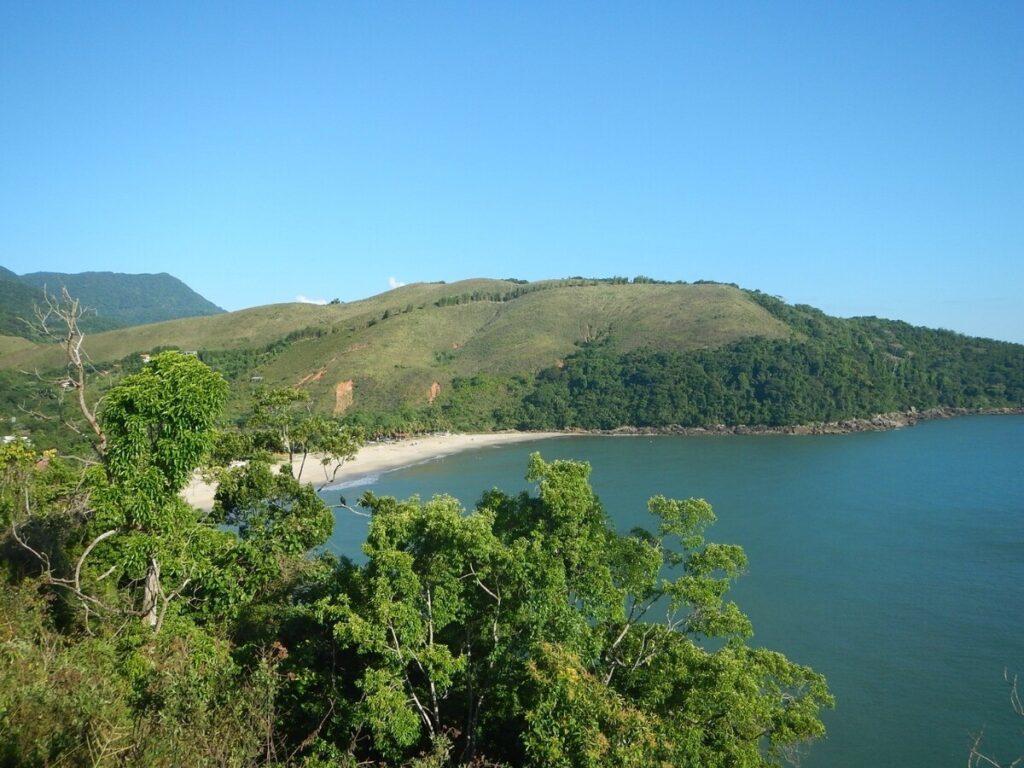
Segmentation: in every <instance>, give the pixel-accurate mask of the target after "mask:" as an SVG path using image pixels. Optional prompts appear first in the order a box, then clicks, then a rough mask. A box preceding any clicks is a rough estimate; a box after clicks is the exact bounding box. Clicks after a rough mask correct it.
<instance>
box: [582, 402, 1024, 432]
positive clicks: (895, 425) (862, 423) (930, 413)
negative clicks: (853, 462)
mask: <svg viewBox="0 0 1024 768" xmlns="http://www.w3.org/2000/svg"><path fill="white" fill-rule="evenodd" d="M979 415H986V416H988V415H991V416H1006V415H1018V416H1019V415H1024V408H929V409H927V410H924V411H919V410H917V409H915V408H911V409H910V410H908V411H894V412H892V413H881V414H878V415H876V416H872V417H871V418H865V419H844V420H842V421H819V422H814V423H811V424H796V425H791V426H782V427H769V426H763V425H762V426H758V425H754V426H748V425H746V424H738V425H734V426H730V425H727V424H715V425H712V426H708V427H682V426H678V425H672V426H668V427H618V428H616V429H606V430H588V431H586V433H587V434H595V435H845V434H850V433H852V432H884V431H887V430H890V429H902V428H903V427H912V426H914V425H915V424H918V423H920V422H922V421H931V420H932V419H951V418H953V417H955V416H979ZM567 434H574V432H572V431H569V432H567Z"/></svg>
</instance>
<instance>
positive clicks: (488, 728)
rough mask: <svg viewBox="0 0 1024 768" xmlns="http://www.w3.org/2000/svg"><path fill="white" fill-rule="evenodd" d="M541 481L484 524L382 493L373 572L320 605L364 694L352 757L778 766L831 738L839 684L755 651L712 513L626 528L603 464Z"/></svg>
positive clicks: (358, 572)
mask: <svg viewBox="0 0 1024 768" xmlns="http://www.w3.org/2000/svg"><path fill="white" fill-rule="evenodd" d="M528 478H529V479H531V480H533V481H535V482H536V483H537V488H538V494H537V495H536V496H529V495H527V494H522V495H519V496H515V497H511V496H507V495H505V494H502V493H500V492H498V491H491V492H489V493H487V494H485V495H484V497H483V499H482V500H481V502H480V504H479V505H478V506H477V508H476V510H475V511H474V512H472V513H470V514H468V515H467V514H464V512H463V510H462V509H461V508H460V506H459V505H458V503H457V502H456V501H455V500H454V499H451V498H448V497H437V498H434V499H433V500H431V501H429V502H426V503H423V502H421V501H420V500H418V499H415V498H413V499H410V500H408V501H404V502H400V501H396V500H395V499H390V498H377V497H374V496H372V495H369V494H368V495H366V496H364V498H363V500H362V503H363V504H364V505H366V506H367V507H368V508H369V509H370V510H371V513H372V519H371V523H370V530H369V534H368V537H367V541H366V545H365V546H364V552H365V554H366V556H367V562H366V564H365V565H363V566H360V567H358V568H354V569H353V568H349V567H347V566H346V567H345V568H344V569H343V571H342V573H343V574H344V575H343V576H342V578H340V579H339V584H338V586H337V590H336V591H335V592H334V594H333V595H329V596H322V597H320V598H319V599H318V600H317V602H316V606H315V609H314V610H315V614H316V615H317V616H319V617H320V619H321V620H322V621H324V622H326V623H327V624H328V625H329V626H330V627H331V628H332V632H333V635H334V637H335V638H336V640H337V642H338V643H339V646H340V648H339V652H341V653H343V654H346V655H345V657H344V658H346V659H347V660H348V661H347V662H346V670H345V674H346V675H347V676H348V677H349V679H354V680H355V686H356V689H357V690H358V692H359V697H358V700H357V702H356V703H355V705H354V706H353V707H352V708H351V709H349V710H347V714H346V717H347V718H348V721H347V728H348V729H349V733H350V734H351V737H350V740H349V743H348V751H349V754H350V756H351V759H353V760H370V761H372V760H385V761H391V762H398V761H400V760H401V759H403V758H408V757H409V756H410V755H411V754H415V752H416V751H417V750H424V749H431V748H432V749H433V750H434V751H435V752H440V753H444V754H448V753H449V751H450V752H451V757H452V758H453V759H454V760H455V761H456V762H458V763H459V764H468V763H470V762H472V761H473V760H474V759H477V758H480V757H481V756H482V755H486V756H487V758H488V759H491V760H500V761H507V762H508V763H510V764H515V765H521V764H527V765H537V766H603V765H613V764H620V763H622V764H626V765H636V766H646V765H660V764H671V765H684V766H685V765H690V766H718V765H721V766H725V765H735V766H766V765H776V764H778V763H779V761H780V760H781V756H782V752H783V751H784V750H786V749H790V748H792V747H794V746H795V745H796V744H798V743H799V742H802V741H805V740H807V739H811V738H814V737H817V736H820V735H821V734H822V733H823V731H824V729H823V726H822V724H821V721H820V720H819V718H818V712H819V710H820V709H821V708H822V707H825V706H830V705H831V703H832V698H831V696H830V695H829V693H828V690H827V687H826V685H825V681H824V679H823V678H822V677H821V676H820V675H818V674H816V673H814V672H813V671H811V670H810V669H807V668H806V667H801V666H799V665H796V664H793V663H792V662H790V661H788V660H787V659H785V658H784V657H783V656H782V655H780V654H777V653H773V652H770V651H765V650H761V649H755V648H751V647H749V646H748V645H747V644H746V639H747V638H748V637H749V636H750V633H751V629H750V622H749V621H748V620H747V618H746V617H745V616H744V615H743V614H742V613H741V612H740V610H739V609H738V608H737V607H736V606H735V604H733V603H731V602H728V601H727V600H726V599H725V594H726V591H727V589H728V586H729V584H730V582H731V581H732V579H733V578H735V577H736V576H737V575H738V574H739V573H740V572H741V570H742V569H743V568H744V567H745V565H746V559H745V557H744V555H743V552H742V550H740V549H739V548H738V547H733V546H725V545H719V544H707V543H705V542H704V539H703V530H704V528H705V527H706V526H707V525H708V524H710V523H711V522H712V521H713V520H714V515H713V513H712V511H711V507H710V506H709V505H708V504H707V502H704V501H702V500H696V499H688V500H683V501H675V500H670V499H664V498H661V497H657V498H655V499H652V500H651V502H650V505H649V508H650V511H651V512H652V514H653V515H654V516H655V517H656V519H657V521H658V526H657V529H656V531H655V532H654V533H648V532H645V531H635V532H634V533H633V534H632V535H630V536H621V535H619V534H617V533H615V532H614V530H613V529H612V528H611V526H610V525H609V522H608V519H607V517H606V515H605V513H604V510H603V509H602V507H601V505H600V503H599V502H598V500H597V498H596V497H595V496H594V494H593V491H592V489H591V487H590V484H589V466H588V465H586V464H582V463H578V462H569V461H556V462H552V463H547V462H545V461H543V460H542V459H541V458H540V456H539V455H536V454H535V455H534V456H532V457H531V459H530V467H529V474H528ZM657 614H660V615H661V616H662V618H661V619H660V620H654V618H653V617H654V616H655V615H657ZM705 639H714V642H713V643H712V644H711V645H710V646H706V645H705V644H704V641H705Z"/></svg>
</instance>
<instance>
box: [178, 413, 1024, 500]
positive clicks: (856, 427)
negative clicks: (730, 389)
mask: <svg viewBox="0 0 1024 768" xmlns="http://www.w3.org/2000/svg"><path fill="white" fill-rule="evenodd" d="M985 415H992V416H1009V415H1017V416H1019V415H1024V408H929V409H927V410H924V411H918V410H915V409H911V410H908V411H896V412H893V413H883V414H878V415H876V416H873V417H871V418H861V419H843V420H842V421H831V422H814V423H810V424H797V425H791V426H782V427H769V426H747V425H745V424H738V425H734V426H728V425H725V424H717V425H713V426H708V427H682V426H678V425H673V426H668V427H618V428H616V429H593V430H585V429H571V430H565V431H562V432H517V431H507V432H483V433H475V434H444V435H424V436H420V437H410V438H405V439H402V440H389V441H386V442H378V443H368V444H366V445H364V446H363V447H362V448H360V449H359V452H358V453H357V454H356V457H355V458H354V459H352V460H350V461H346V462H343V463H342V464H341V466H340V467H339V466H337V465H336V464H331V465H328V466H327V467H326V468H325V467H324V466H323V465H322V464H321V463H320V458H319V456H317V455H315V454H310V455H309V456H308V457H307V459H306V464H305V466H304V467H302V459H301V457H299V458H296V459H295V460H294V461H293V462H292V472H293V474H295V475H296V476H297V477H298V478H299V480H301V481H302V482H304V483H309V484H312V485H316V486H318V487H327V486H341V485H347V484H354V483H356V482H358V481H359V480H362V479H365V478H367V477H370V476H372V475H378V474H381V473H382V472H391V471H394V470H396V469H403V468H405V467H410V466H413V465H415V464H422V463H424V462H427V461H432V460H434V459H440V458H443V457H445V456H450V455H452V454H456V453H461V452H463V451H469V450H473V449H476V448H485V447H488V446H492V445H510V444H513V443H523V442H530V441H533V440H545V439H548V438H552V437H572V436H577V435H607V436H623V437H628V436H630V435H682V436H689V437H699V436H706V437H715V436H728V435H845V434H851V433H855V432H887V431H889V430H893V429H902V428H904V427H912V426H914V425H915V424H919V423H921V422H923V421H933V420H935V419H951V418H955V417H957V416H985ZM283 463H284V462H282V464H283ZM300 467H301V469H302V471H301V474H300ZM216 491H217V486H216V484H214V483H210V482H207V481H206V480H204V479H203V477H202V476H201V474H200V473H198V472H197V473H196V474H195V475H194V476H193V478H192V481H191V482H190V483H189V484H188V486H186V487H185V489H184V490H183V491H182V493H181V495H182V498H184V499H185V501H186V502H188V503H189V504H190V505H192V506H193V507H197V508H198V509H202V510H209V509H212V508H213V498H214V494H215V493H216Z"/></svg>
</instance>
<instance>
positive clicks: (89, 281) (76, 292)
mask: <svg viewBox="0 0 1024 768" xmlns="http://www.w3.org/2000/svg"><path fill="white" fill-rule="evenodd" d="M20 279H21V282H23V283H25V284H27V285H31V286H33V287H35V288H38V289H40V290H41V289H42V288H43V287H44V286H45V287H46V288H47V290H49V291H51V292H54V291H59V290H60V289H61V288H62V287H66V288H67V289H68V291H70V292H71V294H72V295H73V296H75V297H76V298H78V299H80V300H81V302H82V304H83V305H84V306H87V307H89V308H91V309H93V310H95V312H96V317H97V318H100V319H107V320H110V321H113V322H114V323H116V325H118V326H122V327H123V326H129V325H145V324H147V323H158V322H161V321H163V320H177V319H178V318H182V317H201V316H205V315H217V314H220V313H222V312H223V311H224V310H223V309H221V308H220V307H218V306H217V305H216V304H214V303H212V302H210V301H207V300H206V299H204V298H203V297H202V296H200V295H199V294H198V293H196V292H195V291H193V290H192V289H191V288H189V287H188V286H187V285H185V284H184V283H183V282H181V280H179V279H178V278H176V277H173V276H171V275H169V274H167V273H166V272H161V273H160V274H156V275H151V274H141V275H128V274H123V273H119V272H80V273H78V274H65V273H62V272H32V273H29V274H27V275H22V276H21V278H20Z"/></svg>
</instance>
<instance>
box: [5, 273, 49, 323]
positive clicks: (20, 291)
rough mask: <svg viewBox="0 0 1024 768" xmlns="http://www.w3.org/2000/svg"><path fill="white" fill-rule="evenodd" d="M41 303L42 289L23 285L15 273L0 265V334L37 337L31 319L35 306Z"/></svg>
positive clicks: (33, 316) (32, 319)
mask: <svg viewBox="0 0 1024 768" xmlns="http://www.w3.org/2000/svg"><path fill="white" fill-rule="evenodd" d="M43 303H44V302H43V292H42V291H40V290H38V289H37V288H33V287H32V286H31V285H25V284H24V283H22V282H21V281H20V280H19V279H18V276H17V275H16V274H14V273H13V272H11V271H10V270H9V269H4V268H3V267H0V335H3V336H21V337H22V338H26V339H39V338H40V334H39V331H38V329H37V328H35V327H34V326H33V321H34V320H35V308H36V307H37V306H41V305H42V304H43Z"/></svg>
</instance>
